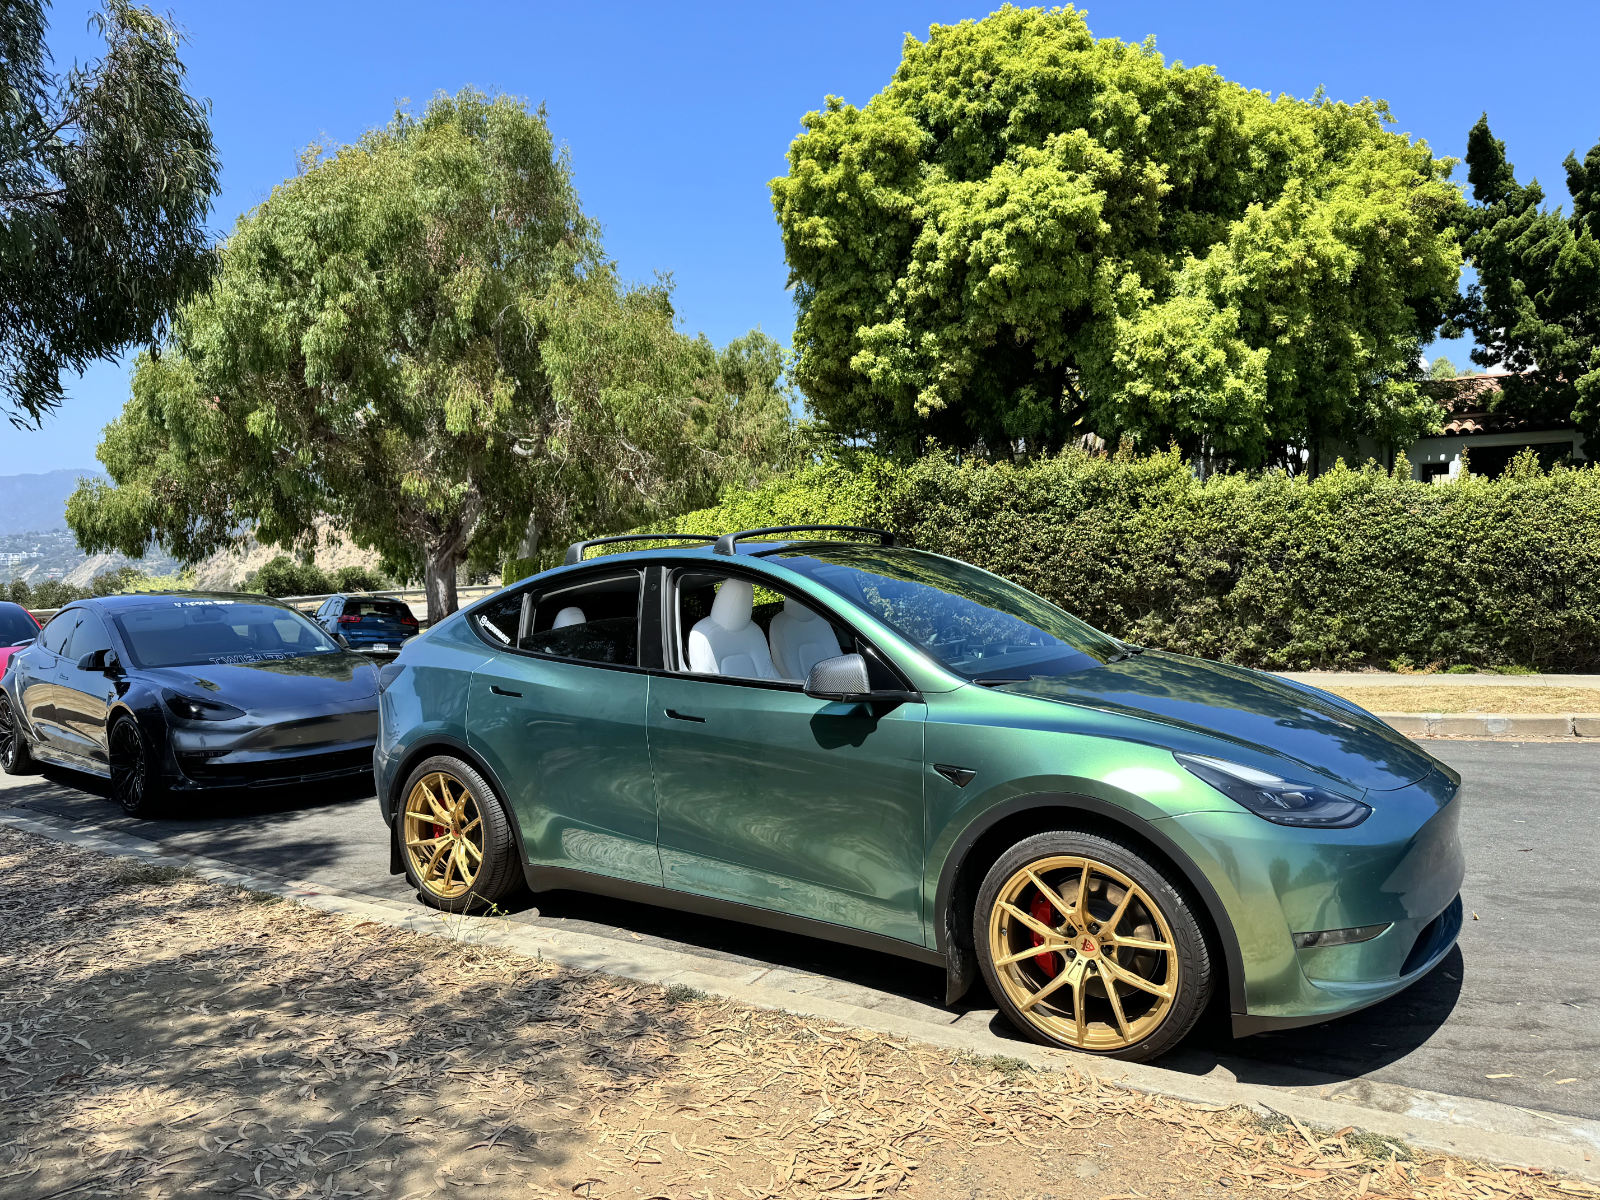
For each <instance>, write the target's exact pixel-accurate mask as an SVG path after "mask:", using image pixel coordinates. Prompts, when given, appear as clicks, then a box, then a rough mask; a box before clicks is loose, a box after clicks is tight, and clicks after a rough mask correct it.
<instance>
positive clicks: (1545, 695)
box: [1327, 683, 1600, 713]
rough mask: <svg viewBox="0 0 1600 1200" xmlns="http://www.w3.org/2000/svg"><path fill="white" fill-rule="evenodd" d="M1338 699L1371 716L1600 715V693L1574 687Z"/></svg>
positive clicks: (1380, 690)
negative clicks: (1384, 713)
mask: <svg viewBox="0 0 1600 1200" xmlns="http://www.w3.org/2000/svg"><path fill="white" fill-rule="evenodd" d="M1327 690H1328V691H1330V692H1333V693H1334V694H1335V695H1339V696H1343V697H1344V698H1345V699H1346V700H1349V701H1352V702H1353V703H1356V704H1359V705H1360V706H1361V707H1362V708H1364V709H1366V710H1367V711H1368V712H1395V713H1424V712H1430V713H1470V712H1484V713H1586V712H1600V689H1596V688H1574V687H1504V686H1501V687H1495V686H1493V685H1490V686H1487V687H1471V686H1463V685H1459V684H1458V685H1456V686H1451V685H1450V684H1445V683H1441V684H1437V685H1435V684H1419V685H1417V686H1414V687H1337V688H1328V689H1327Z"/></svg>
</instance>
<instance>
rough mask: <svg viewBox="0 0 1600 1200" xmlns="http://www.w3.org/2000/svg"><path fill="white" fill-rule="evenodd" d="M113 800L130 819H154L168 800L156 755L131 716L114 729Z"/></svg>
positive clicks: (112, 746)
mask: <svg viewBox="0 0 1600 1200" xmlns="http://www.w3.org/2000/svg"><path fill="white" fill-rule="evenodd" d="M109 749H110V751H111V798H112V799H113V800H115V801H116V802H117V803H118V804H120V805H122V811H123V812H125V813H127V814H128V815H129V816H130V817H153V816H156V815H157V814H158V813H159V812H160V811H161V807H162V804H163V802H164V801H165V800H166V798H167V796H166V788H165V786H164V785H163V783H162V781H161V778H160V775H159V773H158V770H157V766H156V760H155V755H154V754H153V753H152V752H151V750H150V746H149V743H148V742H147V741H146V740H145V736H144V734H143V733H141V732H140V730H139V726H138V725H137V724H136V723H135V722H134V720H133V718H132V717H119V718H118V719H117V722H116V723H115V724H114V725H112V726H111V737H110V745H109Z"/></svg>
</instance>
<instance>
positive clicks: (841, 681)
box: [806, 654, 872, 700]
mask: <svg viewBox="0 0 1600 1200" xmlns="http://www.w3.org/2000/svg"><path fill="white" fill-rule="evenodd" d="M871 692H872V684H871V683H869V682H868V681H867V660H866V659H864V658H862V657H861V655H859V654H841V655H839V657H838V658H825V659H823V660H822V661H821V662H819V663H818V664H817V665H816V666H814V667H812V668H811V674H810V675H809V676H807V678H806V695H808V696H810V697H811V698H812V699H814V700H866V699H869V698H870V695H871Z"/></svg>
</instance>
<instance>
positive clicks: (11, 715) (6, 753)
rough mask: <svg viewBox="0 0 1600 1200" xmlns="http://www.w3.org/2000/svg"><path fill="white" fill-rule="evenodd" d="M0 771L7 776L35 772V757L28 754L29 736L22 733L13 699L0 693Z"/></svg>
mask: <svg viewBox="0 0 1600 1200" xmlns="http://www.w3.org/2000/svg"><path fill="white" fill-rule="evenodd" d="M0 771H4V772H5V773H6V774H7V775H29V774H32V772H33V755H32V754H30V753H28V735H27V734H26V733H24V732H23V731H22V725H21V723H20V722H18V720H17V714H16V713H15V712H13V711H12V709H11V698H10V697H9V696H7V695H6V694H5V693H4V692H0Z"/></svg>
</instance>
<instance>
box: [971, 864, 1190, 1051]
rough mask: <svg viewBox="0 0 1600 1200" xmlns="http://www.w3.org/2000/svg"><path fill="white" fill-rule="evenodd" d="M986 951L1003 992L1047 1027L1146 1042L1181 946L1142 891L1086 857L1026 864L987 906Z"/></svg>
mask: <svg viewBox="0 0 1600 1200" xmlns="http://www.w3.org/2000/svg"><path fill="white" fill-rule="evenodd" d="M989 953H990V958H991V962H992V963H993V965H994V972H995V975H996V976H997V977H998V978H999V980H1000V986H1001V987H1003V988H1004V989H1005V991H1006V995H1007V997H1008V998H1009V999H1010V1001H1011V1002H1012V1003H1013V1004H1014V1005H1016V1007H1017V1010H1018V1011H1019V1012H1021V1013H1022V1015H1023V1016H1024V1017H1026V1018H1027V1019H1028V1020H1029V1021H1030V1022H1032V1024H1033V1025H1034V1026H1035V1027H1036V1028H1038V1029H1039V1030H1040V1031H1042V1032H1043V1033H1046V1034H1048V1035H1049V1036H1050V1037H1052V1038H1054V1039H1056V1040H1057V1041H1060V1042H1065V1043H1066V1044H1067V1045H1070V1046H1077V1047H1078V1048H1080V1049H1083V1050H1120V1049H1123V1048H1124V1047H1127V1046H1131V1045H1133V1044H1134V1043H1136V1042H1140V1041H1143V1040H1144V1039H1145V1038H1146V1037H1148V1036H1150V1034H1152V1033H1154V1032H1155V1030H1156V1028H1157V1027H1158V1026H1159V1025H1160V1024H1161V1022H1162V1021H1163V1020H1164V1019H1165V1018H1166V1015H1167V1013H1168V1012H1169V1011H1171V1009H1172V1005H1173V1002H1174V1001H1175V1000H1176V999H1177V995H1178V970H1179V968H1178V954H1177V946H1176V944H1175V943H1174V941H1173V937H1172V929H1171V927H1170V926H1169V925H1168V924H1167V918H1166V916H1165V915H1164V914H1163V913H1162V912H1161V909H1160V908H1159V907H1158V906H1157V905H1156V903H1155V901H1154V900H1152V899H1151V898H1150V895H1149V893H1148V892H1146V891H1145V890H1144V889H1143V888H1141V887H1140V886H1139V885H1138V884H1137V883H1135V882H1134V881H1133V880H1132V879H1130V878H1128V876H1126V875H1124V874H1123V873H1122V872H1121V871H1118V870H1117V869H1116V868H1114V867H1108V866H1106V865H1105V864H1104V863H1101V862H1096V861H1095V860H1094V859H1092V858H1079V857H1076V856H1071V855H1057V856H1053V857H1051V858H1043V859H1040V860H1038V861H1037V862H1034V863H1031V864H1029V865H1028V866H1026V867H1024V868H1022V870H1020V871H1018V872H1017V873H1016V874H1015V875H1013V876H1012V877H1011V878H1010V879H1008V880H1006V883H1005V886H1004V887H1003V888H1001V889H1000V894H999V895H998V896H997V897H996V898H995V902H994V907H993V909H992V910H991V912H990V914H989Z"/></svg>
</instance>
